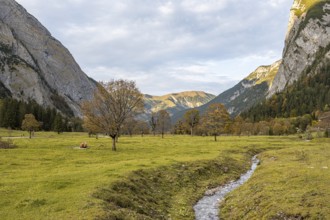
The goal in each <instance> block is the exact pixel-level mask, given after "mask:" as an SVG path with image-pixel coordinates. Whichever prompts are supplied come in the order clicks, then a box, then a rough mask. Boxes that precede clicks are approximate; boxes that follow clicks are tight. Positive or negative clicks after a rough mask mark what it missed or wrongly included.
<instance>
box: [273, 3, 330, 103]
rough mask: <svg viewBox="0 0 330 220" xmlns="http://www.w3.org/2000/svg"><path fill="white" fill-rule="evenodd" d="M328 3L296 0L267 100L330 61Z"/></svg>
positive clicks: (329, 6)
mask: <svg viewBox="0 0 330 220" xmlns="http://www.w3.org/2000/svg"><path fill="white" fill-rule="evenodd" d="M329 49H330V1H329V0H313V1H311V0H295V1H294V4H293V7H292V9H291V13H290V20H289V26H288V31H287V35H286V39H285V48H284V51H283V59H282V60H283V62H282V64H281V66H280V68H279V71H278V74H277V75H276V76H275V79H274V82H273V83H272V86H271V88H270V90H269V93H268V97H271V96H272V95H274V94H275V93H276V92H280V91H283V90H284V89H285V88H286V87H287V86H288V85H291V84H292V83H294V82H295V81H297V80H298V79H299V78H300V77H301V76H302V75H303V74H304V73H306V74H313V73H314V72H316V71H317V70H318V69H320V68H321V67H322V66H323V65H324V64H325V63H327V62H328V61H327V59H328V58H329V57H330V52H329Z"/></svg>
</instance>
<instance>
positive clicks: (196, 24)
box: [16, 0, 293, 95]
mask: <svg viewBox="0 0 330 220" xmlns="http://www.w3.org/2000/svg"><path fill="white" fill-rule="evenodd" d="M16 1H17V2H18V3H19V4H21V5H22V6H23V7H25V8H26V9H27V11H28V12H29V13H31V14H32V15H33V16H35V17H36V18H37V19H38V20H39V21H40V22H41V23H42V24H43V25H44V26H45V27H46V28H47V29H48V30H49V31H50V32H51V34H52V35H53V36H54V37H55V38H56V39H58V40H59V41H61V43H62V44H63V45H64V46H65V47H67V48H68V49H69V50H70V52H71V54H72V55H73V56H74V58H75V59H76V61H77V62H78V64H79V65H80V67H81V68H82V70H83V71H84V72H85V73H86V74H87V75H88V76H90V77H92V78H93V79H95V80H97V81H107V80H112V79H128V80H134V81H135V82H136V84H137V86H138V88H139V89H140V90H141V92H143V93H147V94H151V95H164V94H168V93H174V92H182V91H193V90H194V91H205V92H209V93H212V94H215V95H218V94H220V93H221V92H223V91H225V90H227V89H229V88H231V87H232V86H234V85H235V84H236V83H238V82H239V81H240V80H242V79H243V78H244V77H246V76H247V75H249V73H251V72H252V71H254V70H255V69H256V68H257V67H258V66H260V65H269V64H272V63H273V62H275V61H277V60H279V59H281V56H282V51H283V48H284V39H285V35H286V31H287V25H288V19H289V13H290V8H291V5H292V3H293V0H93V1H90V0H60V1H59V0H47V1H45V0H16Z"/></svg>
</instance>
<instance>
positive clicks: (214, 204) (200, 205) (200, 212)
mask: <svg viewBox="0 0 330 220" xmlns="http://www.w3.org/2000/svg"><path fill="white" fill-rule="evenodd" d="M258 163H259V160H258V158H257V156H254V157H253V158H252V166H251V169H250V170H249V171H248V172H247V173H245V174H243V175H241V177H240V178H239V180H237V181H235V182H234V181H233V182H230V183H228V184H226V185H224V186H221V187H218V188H215V189H211V190H208V191H207V192H206V193H205V196H204V197H203V198H202V199H201V200H199V201H198V202H197V204H196V205H195V206H194V211H195V219H196V220H218V219H220V217H219V203H220V202H221V201H222V200H223V198H224V197H225V196H226V195H227V194H228V193H230V192H231V191H233V190H234V189H236V188H238V187H239V186H241V185H243V184H244V183H245V182H246V181H247V180H248V179H250V177H251V176H252V174H253V173H254V171H255V169H256V168H257V166H258Z"/></svg>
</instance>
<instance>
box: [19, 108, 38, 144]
mask: <svg viewBox="0 0 330 220" xmlns="http://www.w3.org/2000/svg"><path fill="white" fill-rule="evenodd" d="M39 128H40V123H39V122H38V121H37V120H36V118H35V117H34V115H33V114H26V115H25V116H24V120H23V121H22V129H23V130H25V131H28V132H29V135H30V136H29V137H30V139H31V137H32V132H34V131H37V130H39Z"/></svg>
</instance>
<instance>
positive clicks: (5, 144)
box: [0, 138, 16, 149]
mask: <svg viewBox="0 0 330 220" xmlns="http://www.w3.org/2000/svg"><path fill="white" fill-rule="evenodd" d="M12 148H16V145H14V144H13V141H12V140H7V141H3V140H1V138H0V149H12Z"/></svg>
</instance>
